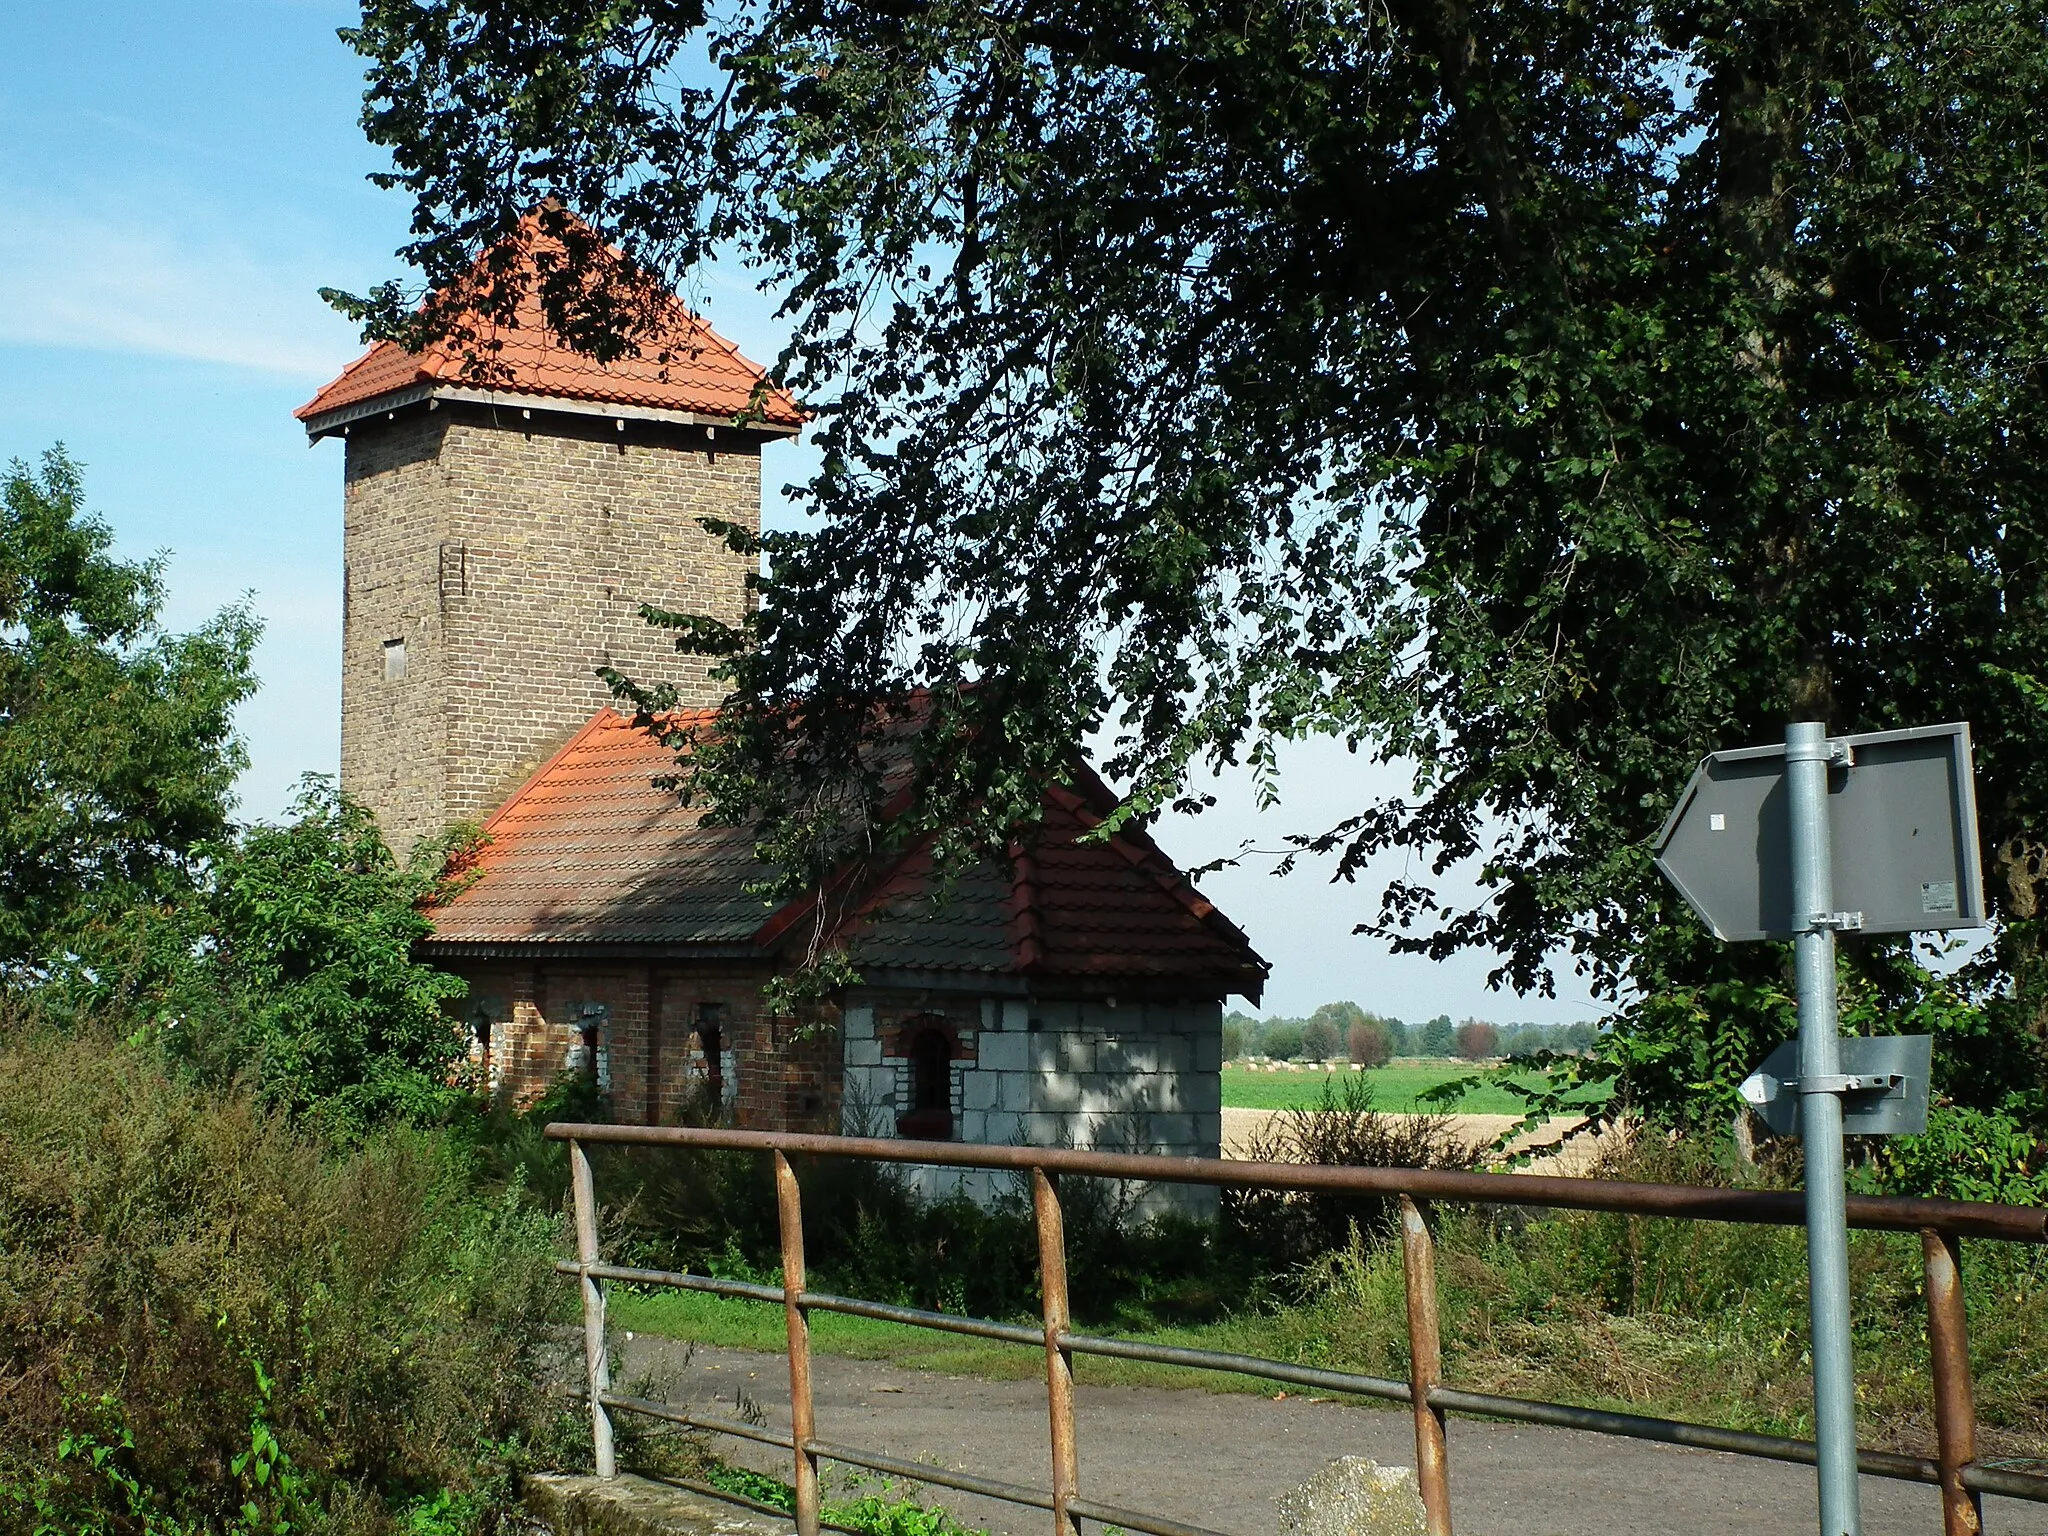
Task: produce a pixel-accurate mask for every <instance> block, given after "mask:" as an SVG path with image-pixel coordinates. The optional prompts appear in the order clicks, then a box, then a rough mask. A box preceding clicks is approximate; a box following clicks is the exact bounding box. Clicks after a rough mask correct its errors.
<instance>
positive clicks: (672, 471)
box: [295, 226, 803, 854]
mask: <svg viewBox="0 0 2048 1536" xmlns="http://www.w3.org/2000/svg"><path fill="white" fill-rule="evenodd" d="M517 238H519V239H521V240H523V241H526V242H528V243H529V245H530V243H531V242H532V241H533V240H534V239H535V236H534V233H533V231H532V229H531V227H530V226H529V228H527V229H525V230H522V232H521V235H520V236H519V237H517ZM528 259H529V260H530V255H529V258H528ZM663 312H664V314H665V315H666V317H667V318H666V322H665V324H664V326H663V329H662V331H661V333H660V334H658V335H655V336H653V337H652V338H650V339H648V340H645V341H643V342H642V343H641V345H640V349H639V354H638V355H637V356H635V357H631V358H625V359H621V360H619V361H617V362H614V363H610V364H599V363H597V362H595V361H593V360H591V359H590V358H588V357H587V356H584V355H582V354H579V353H576V352H573V351H571V350H569V349H568V348H567V347H566V346H564V345H563V344H562V343H561V342H560V341H559V340H558V339H556V338H555V337H553V336H552V335H551V334H550V333H549V331H548V328H547V326H546V324H545V321H544V319H543V317H542V315H541V310H540V304H539V301H538V299H537V297H535V296H534V294H533V292H532V288H531V285H530V284H529V285H528V287H527V293H526V297H525V298H524V299H523V300H522V302H521V304H520V308H519V311H518V314H517V316H516V318H515V321H514V322H512V323H508V324H504V325H494V324H492V323H490V322H488V321H478V322H476V323H475V324H474V325H472V326H470V327H468V328H467V329H468V331H469V332H470V333H472V335H473V336H474V337H480V338H481V340H480V341H479V340H477V339H467V340H465V343H464V345H463V348H462V350H461V351H460V353H458V352H457V351H456V350H455V349H454V348H453V347H450V346H448V345H446V344H444V345H443V346H441V347H437V348H435V349H433V350H430V351H428V352H426V353H409V352H406V351H404V350H402V349H401V348H399V347H397V346H396V345H394V344H392V343H390V342H383V343H379V344H378V345H376V346H374V347H372V348H371V349H370V351H369V352H367V353H366V354H364V356H362V357H361V358H359V359H358V360H357V361H356V362H355V363H353V364H351V365H350V366H349V368H348V369H347V370H346V371H345V372H344V373H342V375H341V376H340V377H339V378H337V379H336V380H335V381H334V382H333V383H331V384H329V385H328V386H327V387H326V388H325V389H323V390H321V391H320V393H319V394H318V395H316V396H315V397H314V398H313V399H312V400H311V401H310V402H308V403H307V404H306V405H304V406H302V407H301V408H300V409H299V410H298V411H297V412H296V413H295V414H296V415H297V417H298V418H299V420H300V421H302V422H303V423H304V424H305V428H306V431H307V434H308V436H309V437H310V438H312V439H313V440H315V441H317V440H318V439H320V438H323V437H340V438H342V439H343V441H344V443H345V445H346V455H347V465H346V469H345V471H344V483H345V491H344V520H345V521H344V530H343V544H342V550H343V576H342V581H343V587H342V691H341V787H342V789H343V790H344V791H346V792H347V793H348V794H350V795H351V796H353V797H355V798H356V799H358V800H360V801H362V802H363V803H364V804H366V805H368V806H369V807H370V808H371V810H372V811H374V812H375V814H376V817H377V820H378V823H379V825H380V826H381V827H382V828H383V831H384V835H385V838H386V839H387V840H388V841H389V842H390V843H391V845H392V847H393V848H395V849H397V850H398V851H399V852H400V853H401V854H403V853H404V852H405V851H406V850H407V849H409V848H411V847H412V845H413V844H414V843H415V842H416V841H417V840H418V839H420V838H421V837H431V836H434V835H437V834H438V833H440V832H441V831H442V830H443V829H445V828H446V827H448V826H449V825H451V824H452V823H455V822H460V821H481V820H483V819H484V817H486V816H487V815H489V814H490V813H491V811H493V810H494V809H495V808H496V807H497V806H498V804H499V803H500V802H501V801H503V800H504V799H505V797H506V796H507V795H509V794H510V793H511V792H512V791H513V790H514V789H516V788H517V787H518V786H519V784H520V783H521V782H522V781H523V780H524V779H525V778H526V777H527V776H528V775H529V774H530V773H532V772H533V770H534V769H536V768H538V767H539V766H540V765H541V764H542V763H543V762H545V761H546V760H547V759H548V757H549V756H551V755H552V754H553V753H554V752H555V751H556V750H557V749H558V748H560V747H561V746H562V745H563V744H564V743H565V742H566V741H567V740H568V739H569V738H570V736H572V735H573V734H574V733H575V732H576V731H577V729H578V728H579V727H581V726H582V725H583V724H584V723H585V722H586V721H587V720H589V719H590V717H591V716H592V715H593V714H594V713H595V712H596V711H597V710H598V709H599V708H600V707H602V706H603V705H605V704H607V703H609V702H610V695H609V693H608V691H607V690H606V688H605V686H604V684H603V682H601V681H600V680H599V678H598V677H597V676H596V670H597V668H599V667H601V666H610V667H616V668H618V669H619V670H620V671H622V672H624V673H626V674H627V675H629V676H632V677H634V678H637V679H644V680H649V681H672V682H675V683H676V684H677V685H678V686H679V688H680V689H681V692H682V696H683V703H685V704H686V705H710V704H715V703H716V702H717V701H718V689H717V686H716V685H715V684H713V683H712V682H711V681H710V680H709V679H708V678H707V677H706V675H705V674H706V664H705V663H704V662H702V661H698V660H694V659H691V658H686V657H682V656H679V655H677V654H676V652H675V649H674V646H673V643H672V641H671V639H670V638H669V636H668V635H667V634H666V633H665V632H663V631H659V630H656V629H654V628H652V627H651V626H649V625H648V624H647V623H646V622H645V621H644V620H643V619H641V617H640V616H639V607H640V605H641V604H642V603H653V604H655V605H656V606H658V607H662V608H670V609H681V610H684V611H688V612H693V613H707V614H711V615H713V616H715V617H717V618H720V619H723V620H725V621H727V622H729V623H734V622H737V621H738V620H739V619H740V618H741V617H742V616H743V615H744V613H745V611H746V605H747V601H748V596H747V589H746V577H747V574H748V572H749V570H750V569H751V568H752V560H751V557H748V556H745V555H738V554H734V553H733V552H732V551H731V550H730V549H728V548H727V547H726V546H725V544H724V543H723V541H721V540H720V539H718V538H715V537H714V536H713V535H711V534H710V533H708V532H707V531H706V530H705V529H704V527H703V526H702V520H703V519H705V518H714V519H719V520H723V521H726V522H730V523H735V524H739V525H741V526H743V527H746V528H749V529H754V530H757V531H758V529H759V527H760V516H761V459H760V454H761V447H762V444H763V443H764V442H767V441H772V440H774V439H776V438H780V437H787V436H791V435H793V434H794V433H795V432H796V431H797V430H798V428H799V427H800V426H801V425H802V421H803V416H802V413H801V411H800V410H799V409H798V407H797V405H796V402H795V401H794V400H792V399H791V398H790V397H789V396H788V395H787V394H784V393H783V392H781V391H779V390H766V391H765V392H764V391H763V374H762V371H761V370H760V369H759V368H758V367H756V366H755V365H754V364H752V363H750V362H748V361H747V360H746V359H745V358H744V357H742V356H740V354H739V353H738V351H737V350H735V349H734V347H733V346H732V345H731V343H729V342H727V341H726V340H724V339H723V338H722V337H720V336H719V335H718V334H717V333H715V332H714V331H712V330H711V329H710V328H709V327H708V326H706V325H704V324H703V323H702V322H701V321H699V320H697V319H696V318H695V317H694V316H693V315H691V314H689V313H688V312H687V311H686V310H685V309H683V307H682V306H681V305H680V304H677V303H674V302H673V301H664V305H663ZM479 355H483V356H486V357H487V358H488V359H489V362H488V365H487V366H486V367H484V368H481V369H480V368H479V367H478V366H477V364H476V363H475V361H474V359H475V358H476V357H477V356H479ZM756 404H758V407H759V409H758V411H757V413H756V416H755V417H754V419H751V420H749V421H748V422H747V423H746V424H745V425H743V426H735V425H734V422H735V418H737V417H739V416H741V415H742V414H743V413H745V412H747V411H748V409H749V407H750V406H751V405H756Z"/></svg>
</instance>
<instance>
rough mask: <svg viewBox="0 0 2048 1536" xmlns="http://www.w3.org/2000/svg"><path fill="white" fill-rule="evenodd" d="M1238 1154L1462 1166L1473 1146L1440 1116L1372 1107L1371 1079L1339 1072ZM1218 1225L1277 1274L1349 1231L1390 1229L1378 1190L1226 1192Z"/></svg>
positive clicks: (1279, 1159) (1352, 1164) (1389, 1206)
mask: <svg viewBox="0 0 2048 1536" xmlns="http://www.w3.org/2000/svg"><path fill="white" fill-rule="evenodd" d="M1245 1155H1246V1156H1247V1157H1250V1158H1253V1159H1255V1160H1257V1161H1261V1162H1274V1163H1320V1164H1323V1165H1324V1166H1327V1167H1340V1168H1469V1167H1471V1166H1472V1164H1473V1161H1474V1152H1473V1149H1472V1148H1470V1147H1468V1146H1467V1145H1466V1144H1465V1143H1464V1142H1463V1141H1461V1140H1459V1138H1458V1136H1457V1134H1456V1133H1455V1132H1454V1131H1453V1130H1452V1129H1451V1125H1450V1121H1449V1119H1448V1118H1447V1117H1445V1116H1443V1115H1390V1114H1387V1113H1384V1112H1383V1111H1381V1110H1379V1109H1377V1108H1376V1107H1374V1104H1373V1090H1372V1084H1371V1083H1370V1082H1368V1081H1366V1079H1364V1078H1362V1077H1353V1076H1350V1075H1349V1074H1346V1075H1345V1076H1343V1077H1335V1078H1325V1079H1324V1080H1323V1090H1322V1095H1321V1098H1320V1099H1319V1101H1318V1102H1317V1103H1316V1105H1315V1106H1314V1107H1313V1108H1310V1109H1290V1110H1288V1111H1287V1112H1286V1113H1285V1114H1283V1115H1281V1116H1279V1117H1277V1118H1276V1119H1274V1120H1272V1121H1269V1122H1268V1123H1267V1125H1266V1127H1265V1128H1264V1129H1263V1130H1261V1131H1258V1132H1256V1133H1255V1134H1254V1135H1253V1137H1252V1139H1251V1142H1250V1143H1249V1145H1248V1146H1247V1147H1246V1149H1245ZM1223 1219H1224V1226H1225V1228H1226V1230H1227V1232H1228V1233H1229V1236H1230V1238H1231V1240H1232V1241H1235V1242H1241V1243H1242V1244H1243V1246H1244V1248H1245V1250H1246V1251H1247V1252H1250V1253H1256V1254H1258V1255H1260V1256H1261V1258H1262V1260H1263V1262H1264V1263H1265V1264H1266V1265H1267V1266H1269V1267H1270V1268H1271V1269H1272V1270H1273V1271H1275V1272H1277V1271H1279V1270H1283V1269H1286V1268H1290V1267H1293V1266H1299V1265H1303V1264H1308V1263H1311V1262H1313V1261H1314V1260H1316V1259H1318V1258H1320V1257H1321V1256H1322V1255H1324V1254H1326V1253H1329V1252H1330V1251H1332V1250H1333V1249H1338V1248H1342V1247H1343V1246H1345V1244H1346V1243H1347V1241H1349V1239H1350V1236H1351V1233H1352V1232H1353V1231H1355V1230H1356V1231H1363V1232H1365V1233H1367V1234H1369V1235H1370V1234H1377V1233H1383V1232H1387V1231H1390V1230H1392V1228H1393V1225H1394V1221H1395V1215H1394V1202H1393V1200H1392V1198H1391V1197H1389V1196H1385V1195H1308V1194H1283V1193H1281V1192H1279V1191H1276V1190H1263V1189H1246V1190H1226V1191H1225V1192H1224V1196H1223Z"/></svg>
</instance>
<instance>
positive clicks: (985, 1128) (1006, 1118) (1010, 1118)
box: [981, 1109, 1024, 1147]
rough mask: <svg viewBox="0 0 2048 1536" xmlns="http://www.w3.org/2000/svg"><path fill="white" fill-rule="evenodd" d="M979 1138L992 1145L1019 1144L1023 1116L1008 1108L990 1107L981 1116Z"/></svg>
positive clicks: (1021, 1142) (1022, 1137)
mask: <svg viewBox="0 0 2048 1536" xmlns="http://www.w3.org/2000/svg"><path fill="white" fill-rule="evenodd" d="M981 1139H982V1140H983V1141H985V1142H987V1143H988V1144H989V1145H990V1146H992V1147H1014V1146H1020V1145H1022V1144H1023V1141H1024V1117H1023V1116H1022V1115H1019V1114H1013V1113H1011V1112H1010V1111H1008V1110H1001V1109H992V1110H990V1111H989V1112H988V1113H987V1114H986V1115H983V1116H982V1126H981Z"/></svg>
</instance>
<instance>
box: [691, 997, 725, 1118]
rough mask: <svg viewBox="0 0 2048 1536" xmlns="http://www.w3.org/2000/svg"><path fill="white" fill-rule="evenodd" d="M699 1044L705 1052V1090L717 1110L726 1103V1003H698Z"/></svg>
mask: <svg viewBox="0 0 2048 1536" xmlns="http://www.w3.org/2000/svg"><path fill="white" fill-rule="evenodd" d="M697 1044H698V1047H699V1049H701V1050H702V1051H703V1053H704V1091H705V1092H706V1093H707V1094H708V1095H709V1096H710V1099H711V1107H712V1108H713V1109H714V1110H716V1109H720V1108H723V1107H724V1105H725V1004H723V1003H699V1004H698V1005H697Z"/></svg>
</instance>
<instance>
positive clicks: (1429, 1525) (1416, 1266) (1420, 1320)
mask: <svg viewBox="0 0 2048 1536" xmlns="http://www.w3.org/2000/svg"><path fill="white" fill-rule="evenodd" d="M1401 1277H1402V1280H1403V1282H1404V1289H1405V1290H1406V1292H1407V1298H1408V1395H1409V1399H1410V1401H1411V1402H1412V1403H1413V1404H1414V1407H1415V1486H1416V1488H1417V1490H1418V1491H1419V1492H1420V1493H1421V1494H1422V1513H1423V1520H1424V1529H1425V1530H1426V1531H1427V1532H1428V1533H1429V1536H1451V1468H1450V1444H1449V1442H1448V1441H1447V1440H1446V1439H1445V1437H1444V1413H1443V1410H1442V1409H1441V1408H1436V1407H1432V1406H1431V1405H1430V1401H1429V1394H1430V1391H1431V1390H1432V1389H1433V1388H1434V1387H1435V1386H1436V1385H1437V1384H1438V1382H1439V1381H1440V1380H1441V1379H1442V1376H1443V1339H1442V1336H1441V1334H1440V1333H1439V1331H1438V1326H1437V1309H1436V1244H1435V1243H1434V1241H1432V1240H1431V1238H1430V1235H1429V1224H1428V1223H1427V1222H1425V1221H1424V1220H1423V1219H1422V1212H1421V1211H1419V1210H1417V1209H1416V1207H1415V1202H1414V1201H1413V1200H1411V1199H1409V1198H1408V1197H1407V1196H1406V1195H1403V1196H1402V1197H1401Z"/></svg>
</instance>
